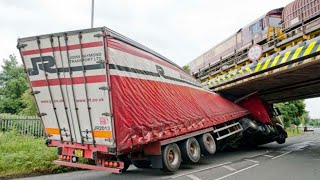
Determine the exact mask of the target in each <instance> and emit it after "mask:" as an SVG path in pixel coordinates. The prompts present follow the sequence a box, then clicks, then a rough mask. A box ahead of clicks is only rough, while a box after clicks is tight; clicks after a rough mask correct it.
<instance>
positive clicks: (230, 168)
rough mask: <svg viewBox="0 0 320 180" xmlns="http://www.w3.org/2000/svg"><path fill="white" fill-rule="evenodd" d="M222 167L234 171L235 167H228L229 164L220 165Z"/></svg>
mask: <svg viewBox="0 0 320 180" xmlns="http://www.w3.org/2000/svg"><path fill="white" fill-rule="evenodd" d="M222 167H223V168H226V169H228V170H230V171H236V169H234V168H232V167H230V166H222Z"/></svg>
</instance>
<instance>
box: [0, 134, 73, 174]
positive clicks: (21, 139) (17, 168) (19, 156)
mask: <svg viewBox="0 0 320 180" xmlns="http://www.w3.org/2000/svg"><path fill="white" fill-rule="evenodd" d="M56 152H57V149H56V148H52V147H50V148H49V147H47V146H46V145H45V139H43V138H35V137H32V136H23V135H20V134H19V133H18V132H17V131H15V130H12V131H8V132H0V177H3V176H10V175H15V176H20V175H26V174H31V173H37V174H46V173H58V172H65V171H69V170H72V169H71V168H66V167H61V166H57V165H54V164H53V163H52V161H53V160H56V159H57V154H56Z"/></svg>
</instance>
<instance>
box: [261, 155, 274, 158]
mask: <svg viewBox="0 0 320 180" xmlns="http://www.w3.org/2000/svg"><path fill="white" fill-rule="evenodd" d="M263 156H265V157H270V158H273V157H274V156H271V155H268V154H265V155H263Z"/></svg>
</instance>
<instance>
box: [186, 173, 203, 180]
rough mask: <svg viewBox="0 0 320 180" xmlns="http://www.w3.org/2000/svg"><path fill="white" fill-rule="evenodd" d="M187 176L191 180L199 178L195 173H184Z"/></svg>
mask: <svg viewBox="0 0 320 180" xmlns="http://www.w3.org/2000/svg"><path fill="white" fill-rule="evenodd" d="M186 176H187V177H188V178H190V179H192V180H201V179H200V178H198V177H197V176H195V175H192V174H189V175H186Z"/></svg>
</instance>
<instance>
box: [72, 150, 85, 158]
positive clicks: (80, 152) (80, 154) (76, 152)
mask: <svg viewBox="0 0 320 180" xmlns="http://www.w3.org/2000/svg"><path fill="white" fill-rule="evenodd" d="M74 155H75V156H76V157H83V150H82V149H76V150H74Z"/></svg>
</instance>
